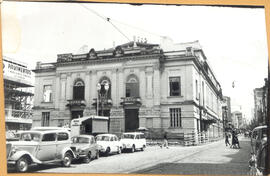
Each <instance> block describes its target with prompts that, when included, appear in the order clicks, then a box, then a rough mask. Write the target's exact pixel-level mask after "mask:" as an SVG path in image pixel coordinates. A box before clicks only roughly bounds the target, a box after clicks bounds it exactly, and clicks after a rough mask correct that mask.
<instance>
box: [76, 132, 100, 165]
mask: <svg viewBox="0 0 270 176" xmlns="http://www.w3.org/2000/svg"><path fill="white" fill-rule="evenodd" d="M71 140H72V144H71V148H72V150H73V152H74V153H75V156H76V159H82V160H83V161H84V162H85V163H89V162H90V161H91V160H92V159H94V158H95V159H98V158H99V150H100V148H99V146H98V144H97V143H96V140H95V137H94V136H92V135H78V136H74V137H72V138H71Z"/></svg>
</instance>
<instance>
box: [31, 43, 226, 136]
mask: <svg viewBox="0 0 270 176" xmlns="http://www.w3.org/2000/svg"><path fill="white" fill-rule="evenodd" d="M34 72H35V73H36V74H35V76H36V81H35V92H36V93H35V97H34V108H33V109H34V117H33V126H63V125H66V124H68V123H69V122H70V120H72V119H74V118H78V117H82V116H87V115H93V114H98V115H105V116H108V117H109V131H110V132H111V133H121V132H127V131H134V130H136V129H137V128H139V127H145V128H147V129H149V131H150V132H151V133H152V134H161V133H163V132H164V131H167V132H171V133H188V132H200V131H209V133H210V134H211V135H212V136H220V135H221V133H222V131H223V129H222V128H223V125H222V109H221V101H222V90H221V86H220V84H219V82H218V80H217V79H216V77H215V75H214V73H213V70H212V68H211V67H210V66H209V62H208V60H207V58H206V56H205V54H204V52H203V50H202V48H201V46H200V44H199V42H198V41H195V42H189V43H180V44H174V43H173V42H172V41H171V40H170V39H168V38H163V40H162V42H161V44H160V45H159V44H150V43H146V42H145V41H144V42H142V41H141V42H136V41H132V42H129V43H126V44H123V45H119V46H117V47H114V48H110V49H105V50H101V51H95V49H94V48H92V49H91V50H90V51H89V52H88V53H85V54H72V53H67V54H58V55H57V61H56V62H55V63H41V62H38V63H37V65H36V69H35V70H34Z"/></svg>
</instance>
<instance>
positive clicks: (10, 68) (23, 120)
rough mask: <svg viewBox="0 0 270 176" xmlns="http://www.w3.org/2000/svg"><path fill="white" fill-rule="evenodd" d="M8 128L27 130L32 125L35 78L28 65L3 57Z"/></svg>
mask: <svg viewBox="0 0 270 176" xmlns="http://www.w3.org/2000/svg"><path fill="white" fill-rule="evenodd" d="M3 75H4V94H5V122H6V130H12V131H17V130H25V129H30V128H31V125H32V115H33V114H32V106H33V101H32V100H33V96H34V94H33V79H34V75H33V73H32V71H31V70H29V69H28V68H27V65H26V64H24V63H22V62H19V61H16V60H14V59H12V58H8V57H5V56H4V57H3Z"/></svg>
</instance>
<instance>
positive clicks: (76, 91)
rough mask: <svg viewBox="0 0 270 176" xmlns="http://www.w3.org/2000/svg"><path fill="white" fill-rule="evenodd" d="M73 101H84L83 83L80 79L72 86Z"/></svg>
mask: <svg viewBox="0 0 270 176" xmlns="http://www.w3.org/2000/svg"><path fill="white" fill-rule="evenodd" d="M73 99H74V100H84V82H83V81H82V80H81V79H77V80H76V81H75V84H74V85H73Z"/></svg>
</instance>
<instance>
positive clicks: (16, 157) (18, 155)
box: [8, 151, 42, 164]
mask: <svg viewBox="0 0 270 176" xmlns="http://www.w3.org/2000/svg"><path fill="white" fill-rule="evenodd" d="M22 156H29V157H30V158H31V160H32V162H33V163H37V164H41V163H42V162H41V161H40V160H38V159H37V158H36V157H34V156H33V155H31V154H30V153H29V152H27V151H16V152H15V153H14V154H13V155H12V156H10V157H9V158H8V160H9V161H17V160H19V159H20V158H21V157H22Z"/></svg>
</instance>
